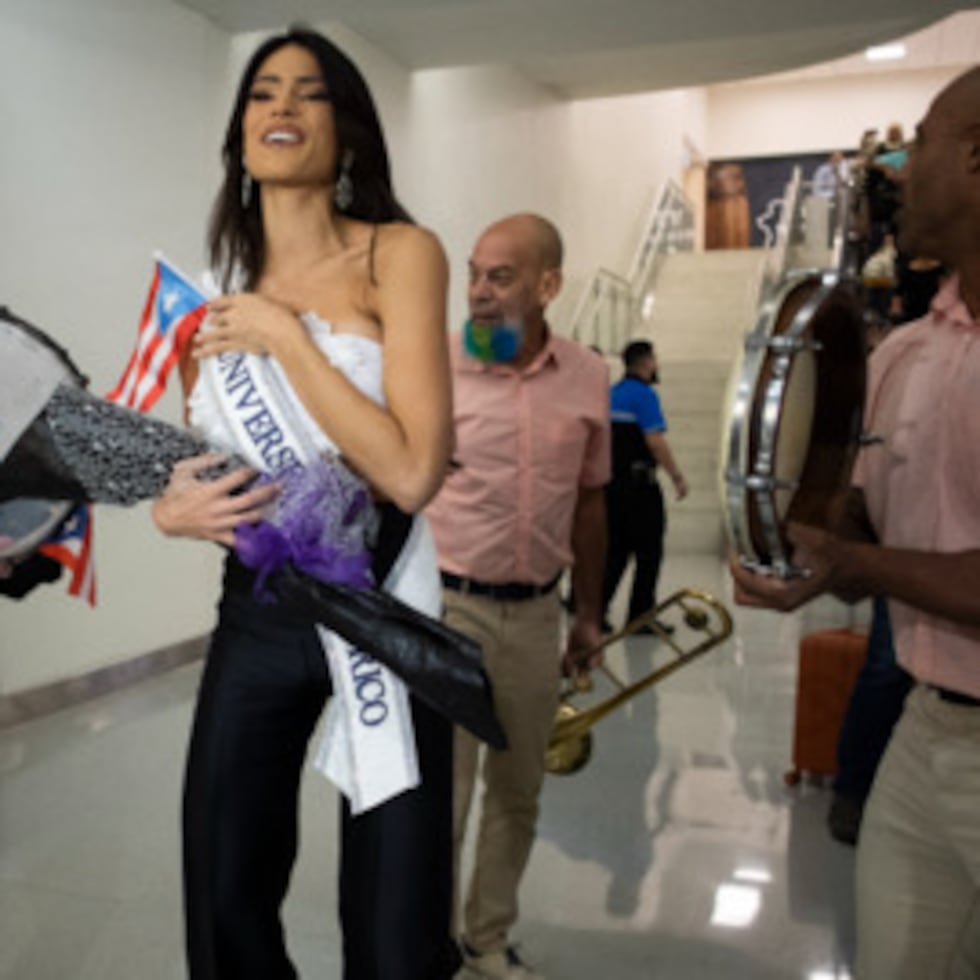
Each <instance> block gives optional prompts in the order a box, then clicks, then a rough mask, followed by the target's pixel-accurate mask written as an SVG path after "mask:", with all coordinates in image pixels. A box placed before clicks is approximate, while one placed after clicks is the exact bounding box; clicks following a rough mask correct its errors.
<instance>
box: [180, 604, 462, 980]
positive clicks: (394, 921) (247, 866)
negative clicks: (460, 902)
mask: <svg viewBox="0 0 980 980" xmlns="http://www.w3.org/2000/svg"><path fill="white" fill-rule="evenodd" d="M329 694H330V680H329V672H328V670H327V666H326V662H325V659H324V652H323V649H322V647H321V645H320V642H319V639H318V637H317V635H316V631H315V630H314V628H313V627H312V626H311V625H310V624H309V622H304V621H301V620H297V619H295V618H290V614H288V613H286V612H284V611H281V610H279V609H277V608H276V607H274V606H270V605H262V604H260V603H258V602H256V601H255V600H254V599H252V598H251V596H247V595H236V594H234V593H232V594H227V595H226V596H225V598H224V600H223V602H222V605H221V614H220V619H219V623H218V628H217V630H216V631H215V634H214V637H213V639H212V643H211V649H210V651H209V654H208V660H207V664H206V667H205V671H204V677H203V680H202V683H201V690H200V694H199V697H198V704H197V712H196V715H195V719H194V727H193V732H192V736H191V745H190V752H189V755H188V761H187V771H186V778H185V789H184V813H183V819H184V899H185V917H186V937H187V956H188V964H189V973H190V977H191V980H292V978H295V977H296V976H297V973H296V970H295V967H294V966H293V964H292V963H291V962H290V959H289V956H288V954H287V952H286V946H285V940H284V935H283V928H282V923H281V920H280V907H281V905H282V902H283V899H284V898H285V895H286V891H287V888H288V886H289V879H290V875H291V872H292V867H293V863H294V861H295V857H296V851H297V843H298V816H297V807H298V800H299V781H300V774H301V771H302V767H303V762H304V760H305V757H306V751H307V743H308V741H309V738H310V735H311V733H312V732H313V729H314V727H315V725H316V723H317V719H318V718H319V716H320V712H321V711H322V709H323V705H324V703H325V701H326V698H327V697H328V695H329ZM412 715H413V720H414V723H415V733H416V741H417V745H418V752H419V763H420V768H421V773H422V785H421V786H420V787H419V788H417V789H415V790H411V791H409V792H406V793H403V794H402V795H400V796H398V797H396V798H395V799H393V800H391V801H390V802H388V803H386V804H384V805H382V806H380V807H376V808H375V809H373V810H370V811H368V812H367V813H365V814H362V815H360V816H357V817H352V816H351V814H350V811H349V808H348V807H347V805H346V803H344V804H343V814H342V819H341V855H342V857H341V867H340V918H341V929H342V932H343V943H344V978H345V980H444V978H447V980H448V978H449V977H451V976H452V975H453V973H454V971H455V968H456V962H455V957H456V952H455V948H454V946H453V945H452V943H451V942H450V939H449V922H450V902H451V890H452V732H451V726H450V725H449V723H448V722H447V721H446V720H445V719H443V718H442V717H441V716H439V715H437V714H436V713H435V712H433V711H432V710H431V709H429V708H427V707H426V706H425V705H423V704H421V703H419V702H418V701H417V700H416V699H414V698H412Z"/></svg>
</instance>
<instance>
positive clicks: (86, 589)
mask: <svg viewBox="0 0 980 980" xmlns="http://www.w3.org/2000/svg"><path fill="white" fill-rule="evenodd" d="M37 550H38V551H40V552H41V554H42V555H47V556H48V557H49V558H53V559H54V560H55V561H57V562H59V563H60V564H61V565H63V566H64V567H65V568H67V569H68V571H69V572H70V573H71V579H70V580H69V582H68V592H69V594H71V595H74V596H82V597H83V598H84V599H85V600H86V601H87V602H88V604H89V605H90V606H94V605H95V562H94V561H93V560H92V507H91V505H89V504H82V505H80V506H79V507H78V508H76V509H75V510H74V511H73V512H72V514H71V515H70V516H69V517H68V519H67V520H66V521H65V523H64V524H62V525H61V529H60V530H59V531H58V533H57V534H56V535H55V536H54V537H53V538H50V539H49V540H48V541H47V542H46V543H45V544H42V545H41V547H40V548H38V549H37Z"/></svg>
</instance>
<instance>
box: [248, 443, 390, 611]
mask: <svg viewBox="0 0 980 980" xmlns="http://www.w3.org/2000/svg"><path fill="white" fill-rule="evenodd" d="M263 479H264V480H267V479H268V478H263ZM280 482H281V483H282V491H281V493H280V494H279V496H278V497H277V498H276V500H275V502H274V503H273V504H272V506H271V508H270V511H269V514H268V515H267V517H266V518H265V519H263V520H261V521H258V522H257V523H255V524H239V525H238V527H236V528H235V552H236V553H237V555H238V557H239V559H240V561H241V562H242V564H243V565H245V566H246V567H247V568H250V569H252V571H254V572H255V573H256V576H255V594H256V595H257V596H259V597H262V598H267V597H268V596H267V595H266V592H265V582H266V579H267V578H268V577H269V575H271V574H272V573H273V572H275V571H276V570H277V569H279V568H281V567H282V566H283V565H284V564H285V563H286V562H291V563H292V564H293V565H294V566H295V567H296V568H297V569H299V570H300V571H302V572H305V573H306V574H308V575H311V576H312V577H314V578H316V579H319V580H320V581H321V582H336V583H339V584H342V585H349V586H352V587H353V588H369V587H370V586H371V585H372V584H373V579H372V577H371V553H370V551H369V550H368V540H369V538H370V537H371V535H372V534H373V532H374V525H375V514H374V508H373V507H371V506H370V496H369V494H368V492H367V487H366V486H365V485H364V483H363V482H362V481H361V480H359V479H358V478H357V477H356V476H354V474H353V473H351V472H350V470H348V469H347V468H346V467H345V466H344V465H343V464H342V463H340V462H339V461H337V460H332V459H321V460H318V461H317V462H316V463H314V464H313V465H312V466H309V467H307V468H305V469H304V470H302V471H301V472H299V473H298V474H294V475H291V476H288V477H285V478H283V479H281V480H280Z"/></svg>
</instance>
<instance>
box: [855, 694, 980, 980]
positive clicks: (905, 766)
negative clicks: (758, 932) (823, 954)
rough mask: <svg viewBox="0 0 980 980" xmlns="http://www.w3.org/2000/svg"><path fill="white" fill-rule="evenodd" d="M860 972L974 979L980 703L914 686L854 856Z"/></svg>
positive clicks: (978, 962) (869, 976) (894, 978)
mask: <svg viewBox="0 0 980 980" xmlns="http://www.w3.org/2000/svg"><path fill="white" fill-rule="evenodd" d="M857 925H858V956H857V974H856V975H857V980H980V707H964V706H960V705H955V704H950V703H948V702H946V701H942V700H940V698H939V696H938V695H937V694H936V692H935V691H931V690H929V689H928V688H925V687H921V686H920V687H917V688H915V689H914V690H913V691H912V692H911V693H910V694H909V697H908V699H907V701H906V703H905V711H904V713H903V714H902V717H901V718H900V719H899V722H898V724H897V725H896V726H895V731H894V734H893V735H892V739H891V742H890V743H889V746H888V749H887V751H886V752H885V756H884V758H883V759H882V763H881V766H880V768H879V770H878V775H877V778H876V779H875V783H874V787H873V789H872V791H871V797H870V799H869V801H868V806H867V809H866V811H865V815H864V820H863V822H862V824H861V837H860V842H859V844H858V858H857Z"/></svg>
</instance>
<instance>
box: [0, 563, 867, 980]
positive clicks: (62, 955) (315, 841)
mask: <svg viewBox="0 0 980 980" xmlns="http://www.w3.org/2000/svg"><path fill="white" fill-rule="evenodd" d="M663 579H664V580H663V583H662V593H663V594H664V595H666V594H668V593H669V592H670V591H672V590H673V589H674V588H676V587H679V586H682V585H696V586H699V587H702V588H706V589H708V590H711V591H714V592H715V593H716V594H718V595H719V596H720V597H721V598H722V599H723V600H725V601H729V600H728V592H729V590H728V587H727V583H726V576H725V575H724V573H723V570H722V567H721V565H720V563H718V562H717V561H714V560H710V559H706V558H703V557H691V558H683V557H672V558H670V560H669V562H668V565H667V567H666V568H665V571H664V576H663ZM622 601H623V599H622V597H620V598H619V600H618V602H617V605H616V609H614V612H615V611H618V610H619V609H620V606H621V604H622ZM858 615H859V616H860V611H859V614H858ZM613 619H614V620H615V619H616V617H615V616H614V617H613ZM851 621H852V614H851V613H849V612H848V611H847V610H845V609H844V607H842V606H839V605H838V604H837V603H835V602H832V601H831V600H827V601H826V603H825V604H823V605H821V604H818V605H816V606H815V607H812V608H811V609H809V610H807V612H806V614H805V615H804V616H800V615H795V616H785V617H782V616H777V615H775V614H771V613H764V612H752V611H745V610H738V611H737V612H736V633H735V636H734V637H733V639H732V640H729V641H727V642H726V643H725V644H724V645H723V646H720V647H718V648H717V649H715V650H713V651H712V652H709V653H706V654H705V655H704V656H703V657H701V658H700V659H699V660H697V661H696V662H694V663H692V664H690V665H688V666H685V667H683V668H682V669H681V670H679V671H678V672H677V673H675V674H673V675H672V676H671V677H669V678H667V679H665V680H663V681H662V682H660V683H659V684H657V685H656V686H655V687H653V688H651V689H650V690H648V691H646V692H645V693H644V694H641V695H640V696H639V697H637V698H636V699H635V700H633V701H632V702H631V703H630V704H629V705H628V706H627V707H626V708H625V709H624V710H621V711H620V712H618V713H616V714H613V715H610V716H609V717H608V718H606V719H605V720H604V721H602V722H601V723H600V724H599V725H598V726H597V727H596V729H595V746H594V752H593V758H592V761H591V762H590V763H589V764H588V765H587V766H586V768H585V769H583V770H582V771H581V772H579V773H578V774H576V775H573V776H565V777H558V776H552V777H549V779H548V782H547V785H546V789H545V794H544V798H543V803H542V817H541V825H540V838H539V841H538V843H537V845H536V848H535V851H534V854H533V857H532V861H531V866H530V869H529V872H528V875H527V878H526V881H525V886H524V890H523V893H522V905H523V909H522V922H521V925H520V928H519V931H518V935H517V938H518V939H519V940H520V941H521V944H522V946H521V948H522V953H523V954H524V956H525V958H526V959H528V960H530V961H532V962H533V963H534V964H535V965H536V966H537V967H538V968H539V969H540V970H541V971H542V973H543V974H544V975H545V976H546V977H547V978H548V980H595V978H601V980H646V978H664V980H679V978H692V980H714V978H718V980H722V978H724V980H735V978H752V980H777V978H778V980H791V978H792V980H845V978H850V976H851V974H850V972H849V965H850V963H851V961H852V955H853V946H854V937H853V926H852V898H851V885H852V870H853V857H854V855H853V851H852V850H851V849H849V848H847V847H845V846H843V845H841V844H838V843H836V842H835V841H833V840H832V839H831V838H830V837H829V835H828V833H827V830H826V826H825V816H826V810H827V806H828V803H829V791H828V790H827V789H822V788H820V787H817V786H812V785H806V784H804V785H801V786H799V787H797V788H795V789H787V787H786V786H785V785H784V782H783V773H784V772H785V771H786V770H787V768H788V767H789V763H790V756H791V747H792V724H793V704H794V697H795V679H796V647H797V642H798V639H799V636H800V634H801V632H807V631H809V630H810V629H814V628H820V627H822V626H827V625H833V626H837V625H844V624H846V623H848V622H851ZM681 632H683V631H681ZM678 638H679V639H680V638H681V637H678ZM664 657H665V654H664V651H663V649H662V645H661V644H660V643H659V642H658V641H656V640H655V639H653V638H650V637H642V638H635V639H631V640H628V641H625V642H623V643H622V644H619V645H617V646H616V647H615V648H614V649H613V650H612V651H611V652H610V657H609V661H610V664H611V666H612V667H613V668H614V669H615V670H616V671H617V673H619V674H620V676H621V677H622V678H623V679H635V678H636V677H639V676H641V675H642V674H643V673H644V672H645V671H646V670H648V669H649V667H650V665H651V664H652V663H654V662H656V663H662V662H664ZM198 676H199V667H198V666H196V665H195V666H191V667H185V668H181V669H179V670H177V671H174V672H172V673H170V674H168V675H166V676H164V677H162V678H159V679H156V680H153V681H150V682H146V683H144V684H142V685H140V686H138V687H135V688H130V689H129V690H127V691H125V692H120V693H117V694H114V695H110V696H108V697H105V698H103V699H101V700H99V701H97V702H92V703H90V704H89V705H87V706H84V707H82V708H78V709H74V710H71V711H67V712H63V713H61V714H57V715H52V716H49V717H48V718H46V719H43V720H40V721H38V722H34V723H31V724H28V725H24V726H21V727H20V728H17V729H13V730H10V731H7V732H5V733H0V780H2V783H0V977H2V978H11V980H13V978H16V980H122V978H127V980H170V978H178V977H183V976H184V968H183V961H182V952H181V926H180V875H179V841H178V804H179V795H180V778H181V767H182V760H183V755H184V749H185V744H186V739H187V731H188V725H189V719H190V712H191V701H192V698H193V695H194V691H195V688H196V684H197V680H198ZM604 685H605V686H604ZM608 691H609V687H608V685H607V684H605V682H602V681H600V682H599V683H597V691H596V696H601V695H603V694H605V693H608ZM580 703H581V704H583V705H584V704H585V703H586V701H585V700H584V699H583V700H582V701H581V702H580ZM336 825H337V821H336V798H335V795H334V791H333V790H332V789H331V788H330V787H329V786H328V785H327V784H326V783H324V781H323V780H322V779H321V778H320V777H319V776H318V775H317V774H315V773H314V772H313V771H312V770H310V771H309V772H308V775H307V778H306V781H305V786H304V801H303V835H304V836H303V849H302V853H301V856H300V860H299V863H298V866H297V870H296V874H295V878H294V884H293V888H292V892H291V894H290V898H289V900H288V905H287V909H286V923H287V930H288V935H289V944H290V949H291V951H292V953H293V956H294V959H295V961H296V963H297V965H298V967H299V969H300V972H301V975H302V976H303V977H304V978H305V980H314V978H325V980H326V978H336V977H339V976H340V969H339V961H338V955H337V949H338V942H337V932H336V927H335V909H336V902H335V878H336V862H335V850H336Z"/></svg>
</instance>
